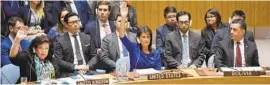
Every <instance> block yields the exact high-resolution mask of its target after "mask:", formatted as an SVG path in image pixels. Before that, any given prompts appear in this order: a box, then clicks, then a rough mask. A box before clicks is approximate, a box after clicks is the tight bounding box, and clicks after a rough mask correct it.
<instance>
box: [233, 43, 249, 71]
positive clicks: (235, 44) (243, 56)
mask: <svg viewBox="0 0 270 85" xmlns="http://www.w3.org/2000/svg"><path fill="white" fill-rule="evenodd" d="M239 42H240V44H239V47H240V52H241V59H242V67H245V66H246V61H245V60H246V59H245V53H244V52H245V50H244V46H245V44H244V39H241V40H240V41H239ZM236 47H237V42H236V41H234V61H233V64H234V66H235V63H236Z"/></svg>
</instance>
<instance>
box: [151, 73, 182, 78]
mask: <svg viewBox="0 0 270 85" xmlns="http://www.w3.org/2000/svg"><path fill="white" fill-rule="evenodd" d="M185 76H187V75H186V74H183V73H159V74H150V75H147V79H148V80H158V79H173V78H182V77H185Z"/></svg>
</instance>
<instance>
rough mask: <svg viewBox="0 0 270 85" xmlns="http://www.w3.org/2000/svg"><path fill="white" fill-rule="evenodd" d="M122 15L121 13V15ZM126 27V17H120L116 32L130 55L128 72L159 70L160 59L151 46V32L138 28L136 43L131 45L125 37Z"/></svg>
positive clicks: (147, 29) (143, 27)
mask: <svg viewBox="0 0 270 85" xmlns="http://www.w3.org/2000/svg"><path fill="white" fill-rule="evenodd" d="M122 14H123V13H122ZM126 27H127V19H126V16H123V15H122V20H121V28H120V29H119V30H117V31H118V32H119V37H120V39H121V41H122V43H123V44H124V46H125V47H126V48H127V50H128V51H129V54H130V58H129V59H130V71H133V69H146V68H154V69H156V70H160V69H161V60H160V59H161V58H160V53H159V51H158V50H156V49H153V48H152V47H151V46H152V31H151V29H149V28H148V27H147V26H141V27H139V30H138V32H137V42H138V44H137V43H132V42H131V41H130V40H129V39H128V38H127V37H126V35H125V31H126Z"/></svg>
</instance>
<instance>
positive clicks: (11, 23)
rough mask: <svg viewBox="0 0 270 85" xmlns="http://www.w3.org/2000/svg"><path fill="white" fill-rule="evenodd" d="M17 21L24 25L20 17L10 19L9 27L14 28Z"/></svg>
mask: <svg viewBox="0 0 270 85" xmlns="http://www.w3.org/2000/svg"><path fill="white" fill-rule="evenodd" d="M17 21H19V22H22V23H23V19H22V18H20V17H17V16H14V17H11V18H9V19H8V26H12V27H14V26H15V25H16V23H17ZM2 29H4V28H2Z"/></svg>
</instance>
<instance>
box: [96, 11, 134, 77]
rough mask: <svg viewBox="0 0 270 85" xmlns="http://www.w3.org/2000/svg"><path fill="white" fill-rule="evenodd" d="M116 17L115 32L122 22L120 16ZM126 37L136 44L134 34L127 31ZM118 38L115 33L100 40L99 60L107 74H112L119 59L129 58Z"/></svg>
mask: <svg viewBox="0 0 270 85" xmlns="http://www.w3.org/2000/svg"><path fill="white" fill-rule="evenodd" d="M117 16H118V17H117V19H116V21H115V25H116V30H118V29H120V22H121V20H122V17H121V14H118V15H117ZM126 35H127V37H128V38H129V39H130V40H131V41H132V42H136V34H134V33H132V32H129V31H127V32H126ZM118 36H119V33H118V31H115V32H113V33H111V34H109V35H108V36H106V37H104V38H103V39H102V43H101V50H102V53H101V56H100V60H101V61H102V62H103V63H104V64H106V66H104V67H103V68H104V69H105V70H106V71H107V73H108V72H112V71H113V70H114V69H115V63H116V61H117V60H118V59H119V58H120V57H128V56H129V53H128V50H127V49H126V48H125V46H124V45H123V44H122V42H121V41H120V38H119V37H118ZM126 54H127V55H126Z"/></svg>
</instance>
